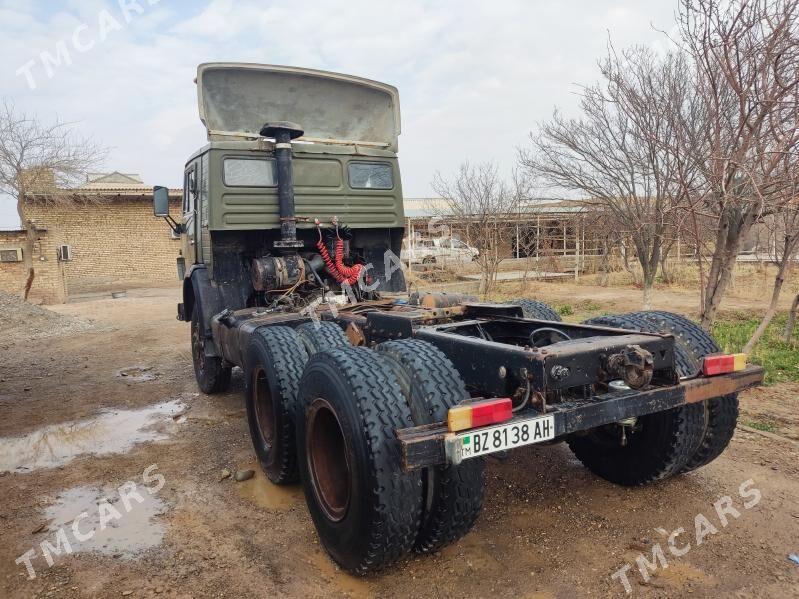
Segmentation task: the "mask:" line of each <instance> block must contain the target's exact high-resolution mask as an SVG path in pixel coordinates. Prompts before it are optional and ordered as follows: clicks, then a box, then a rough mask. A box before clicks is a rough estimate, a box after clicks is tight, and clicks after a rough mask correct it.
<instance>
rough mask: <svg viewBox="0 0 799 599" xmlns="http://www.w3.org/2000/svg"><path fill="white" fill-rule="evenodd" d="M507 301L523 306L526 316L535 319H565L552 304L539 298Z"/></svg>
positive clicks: (559, 320)
mask: <svg viewBox="0 0 799 599" xmlns="http://www.w3.org/2000/svg"><path fill="white" fill-rule="evenodd" d="M505 303H506V304H515V305H517V306H521V308H522V312H523V313H524V317H525V318H531V319H533V320H554V321H556V322H561V321H562V320H563V319H562V318H561V317H560V314H558V313H557V312H555V310H554V309H553V308H552V306H550V305H549V304H545V303H544V302H539V301H538V300H532V299H524V298H520V299H516V300H513V301H510V302H505Z"/></svg>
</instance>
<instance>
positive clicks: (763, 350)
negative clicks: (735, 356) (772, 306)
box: [713, 314, 799, 385]
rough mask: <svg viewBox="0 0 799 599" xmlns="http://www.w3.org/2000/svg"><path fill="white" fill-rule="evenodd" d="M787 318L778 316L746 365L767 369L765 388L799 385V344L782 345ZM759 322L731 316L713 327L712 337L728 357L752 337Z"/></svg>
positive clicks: (783, 315) (738, 315)
mask: <svg viewBox="0 0 799 599" xmlns="http://www.w3.org/2000/svg"><path fill="white" fill-rule="evenodd" d="M786 319H787V315H786V314H779V315H777V316H776V317H775V318H774V320H772V321H771V324H770V325H769V327H768V329H766V332H765V333H763V336H762V337H761V338H760V341H759V342H758V344H757V345H756V346H755V349H754V351H753V352H752V354H751V355H750V356H749V361H750V362H753V363H754V364H760V365H761V366H763V367H764V368H765V369H766V384H767V385H772V384H774V383H784V382H788V381H799V343H797V342H796V341H795V340H792V341H791V342H788V343H785V342H784V341H783V340H782V339H781V335H782V332H783V331H784V330H785V321H786ZM758 324H760V318H759V317H756V316H752V315H751V314H733V315H731V316H727V317H725V318H724V319H723V320H719V321H718V322H716V324H715V325H714V326H713V336H714V337H715V338H716V341H717V342H718V344H719V345H720V346H721V348H722V349H723V350H724V351H725V352H727V353H734V352H739V351H741V349H742V348H743V346H744V345H745V344H746V342H747V341H748V340H749V337H751V336H752V333H754V331H755V329H756V328H757V325H758Z"/></svg>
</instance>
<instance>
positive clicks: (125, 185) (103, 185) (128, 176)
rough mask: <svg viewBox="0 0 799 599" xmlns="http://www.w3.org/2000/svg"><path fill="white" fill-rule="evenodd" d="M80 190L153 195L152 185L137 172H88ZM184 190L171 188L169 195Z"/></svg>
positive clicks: (179, 193) (110, 193)
mask: <svg viewBox="0 0 799 599" xmlns="http://www.w3.org/2000/svg"><path fill="white" fill-rule="evenodd" d="M76 191H78V192H91V193H98V194H99V193H107V194H109V195H120V196H141V195H146V196H149V195H152V193H153V187H152V185H147V184H146V183H144V181H142V178H141V176H140V175H138V174H136V173H120V172H119V171H114V172H111V173H88V174H87V175H86V183H84V184H83V185H81V186H80V187H78V188H77V189H76ZM182 193H183V190H181V189H179V188H170V190H169V195H171V196H179V195H181V194H182Z"/></svg>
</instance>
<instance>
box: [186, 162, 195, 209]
mask: <svg viewBox="0 0 799 599" xmlns="http://www.w3.org/2000/svg"><path fill="white" fill-rule="evenodd" d="M196 201H197V169H196V168H195V167H194V166H192V167H191V168H190V169H189V170H187V171H186V173H185V174H184V175H183V214H189V213H191V212H194V207H195V205H196Z"/></svg>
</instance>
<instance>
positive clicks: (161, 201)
mask: <svg viewBox="0 0 799 599" xmlns="http://www.w3.org/2000/svg"><path fill="white" fill-rule="evenodd" d="M153 214H155V215H156V216H161V217H163V218H166V217H168V216H169V189H167V188H166V187H161V186H160V185H156V186H155V187H153Z"/></svg>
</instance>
